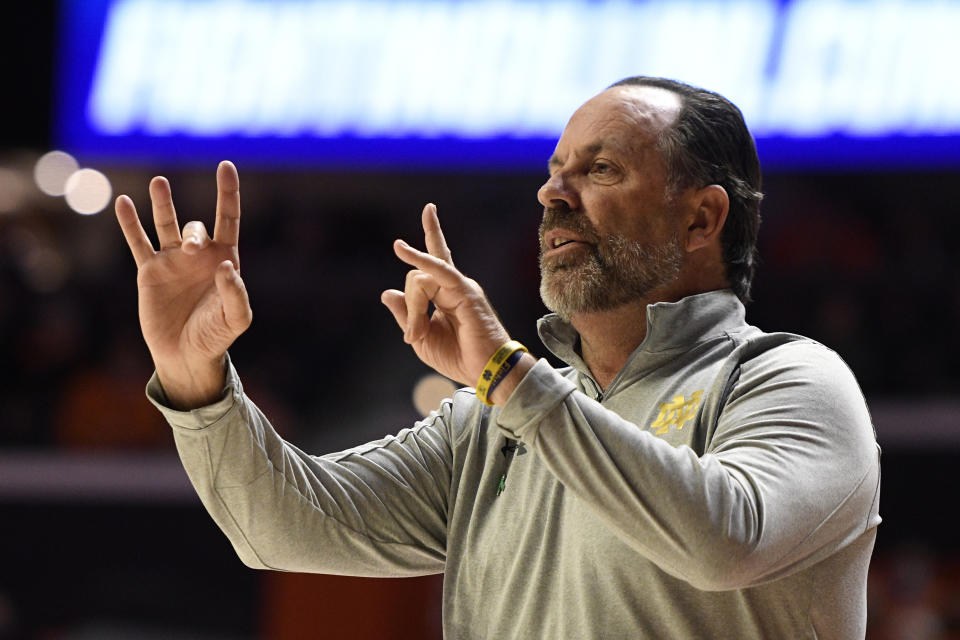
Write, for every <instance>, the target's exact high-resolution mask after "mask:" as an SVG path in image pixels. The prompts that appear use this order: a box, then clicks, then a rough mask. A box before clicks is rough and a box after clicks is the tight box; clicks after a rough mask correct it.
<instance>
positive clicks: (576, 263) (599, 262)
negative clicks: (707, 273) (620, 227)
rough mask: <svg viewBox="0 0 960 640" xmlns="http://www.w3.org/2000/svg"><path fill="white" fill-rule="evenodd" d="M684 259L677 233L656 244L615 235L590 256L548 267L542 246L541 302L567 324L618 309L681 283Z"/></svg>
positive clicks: (557, 262)
mask: <svg viewBox="0 0 960 640" xmlns="http://www.w3.org/2000/svg"><path fill="white" fill-rule="evenodd" d="M682 255H683V251H682V249H681V248H680V239H679V237H677V236H676V235H674V236H673V237H672V238H671V239H670V240H669V241H667V242H666V243H665V244H663V245H659V246H657V245H647V244H643V243H641V242H632V241H630V240H627V239H626V238H625V237H623V236H621V235H619V234H611V235H608V236H604V237H602V238H600V240H599V242H598V243H597V244H596V245H594V246H593V247H591V251H590V254H589V255H587V256H582V255H577V256H573V257H568V258H564V259H560V260H556V259H554V260H551V261H550V263H549V264H547V263H545V261H544V259H543V251H542V248H541V254H540V298H541V299H542V300H543V304H545V305H546V306H547V308H548V309H550V310H551V311H553V312H554V313H556V314H557V315H559V316H560V317H561V318H563V319H564V320H566V321H567V322H569V321H570V318H571V317H572V316H573V315H575V314H579V313H591V312H595V311H608V310H610V309H615V308H617V307H620V306H622V305H624V304H627V303H629V302H633V301H635V300H638V299H641V298H643V297H645V296H646V295H647V294H649V293H650V292H651V291H653V290H654V289H657V288H659V287H662V286H664V285H667V284H669V283H670V282H672V281H674V280H676V278H677V277H678V276H679V274H680V262H681V258H682Z"/></svg>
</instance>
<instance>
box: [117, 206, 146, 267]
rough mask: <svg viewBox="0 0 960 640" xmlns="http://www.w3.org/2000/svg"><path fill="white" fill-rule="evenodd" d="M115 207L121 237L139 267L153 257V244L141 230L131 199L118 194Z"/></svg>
mask: <svg viewBox="0 0 960 640" xmlns="http://www.w3.org/2000/svg"><path fill="white" fill-rule="evenodd" d="M115 209H116V212H117V222H119V223H120V230H121V231H123V237H124V239H126V241H127V246H128V247H130V252H131V253H132V254H133V261H134V262H136V263H137V268H139V267H140V265H142V264H143V263H144V262H146V261H147V260H149V259H150V258H152V257H153V255H154V251H153V245H152V244H150V238H148V237H147V232H146V231H144V230H143V225H142V224H140V218H139V217H138V216H137V208H136V207H135V206H133V200H131V199H130V198H128V197H127V196H120V197H119V198H117V202H116V205H115Z"/></svg>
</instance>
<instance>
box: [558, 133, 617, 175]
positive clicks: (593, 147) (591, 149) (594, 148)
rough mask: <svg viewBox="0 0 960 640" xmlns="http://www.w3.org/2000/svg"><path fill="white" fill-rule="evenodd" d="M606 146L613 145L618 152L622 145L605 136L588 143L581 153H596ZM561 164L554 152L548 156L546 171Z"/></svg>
mask: <svg viewBox="0 0 960 640" xmlns="http://www.w3.org/2000/svg"><path fill="white" fill-rule="evenodd" d="M606 147H613V148H614V149H616V150H617V151H618V152H622V151H623V145H621V144H620V142H619V141H618V140H616V139H614V138H606V139H604V140H600V141H598V142H594V143H592V144H589V145H587V146H586V147H583V154H584V155H596V154H597V153H599V152H600V151H603V149H604V148H606ZM561 164H563V162H562V161H561V160H560V157H559V156H558V155H557V154H556V153H554V154H553V155H552V156H550V159H549V160H548V161H547V171H548V172H549V171H550V170H551V169H553V168H554V167H556V166H558V165H561Z"/></svg>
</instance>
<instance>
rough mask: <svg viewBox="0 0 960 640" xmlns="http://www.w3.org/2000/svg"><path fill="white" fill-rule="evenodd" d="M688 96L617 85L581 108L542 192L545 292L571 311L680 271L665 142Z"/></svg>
mask: <svg viewBox="0 0 960 640" xmlns="http://www.w3.org/2000/svg"><path fill="white" fill-rule="evenodd" d="M679 108H680V100H679V98H678V97H677V96H676V95H675V94H673V93H672V92H670V91H667V90H665V89H659V88H656V87H615V88H613V89H608V90H607V91H604V92H603V93H601V94H600V95H598V96H596V97H595V98H593V99H592V100H590V101H589V102H587V103H586V104H584V105H583V106H582V107H580V109H578V110H577V112H576V113H574V115H573V117H572V118H570V122H569V123H568V124H567V127H566V129H565V130H564V132H563V135H562V136H561V138H560V141H559V142H558V143H557V147H556V151H555V153H554V155H553V156H552V157H551V158H550V178H549V179H548V180H547V182H546V183H545V184H544V185H543V186H542V187H541V188H540V191H539V194H538V197H539V200H540V203H541V204H543V206H544V215H543V222H542V224H541V226H540V275H541V281H540V295H541V297H542V298H543V302H544V304H546V306H547V308H549V309H550V310H552V311H554V312H556V313H558V314H559V315H560V316H561V317H563V318H565V319H567V320H569V319H570V318H572V317H573V316H575V315H577V314H582V313H590V312H595V311H606V310H609V309H614V308H616V307H619V306H622V305H624V304H626V303H629V302H632V301H635V300H638V299H643V298H646V297H647V296H648V294H649V293H650V292H651V291H653V290H655V289H657V288H660V287H663V286H665V285H667V284H669V283H670V282H672V281H673V280H675V279H676V278H677V276H678V274H679V271H680V263H681V258H682V249H681V246H680V239H679V238H680V236H679V233H680V226H679V215H678V214H677V211H676V206H675V204H674V203H673V201H672V200H671V198H670V197H669V193H668V189H667V179H666V178H667V174H666V166H665V164H664V162H663V159H662V157H661V155H660V152H659V150H658V149H657V147H656V140H657V135H658V134H659V133H660V132H661V131H663V130H664V129H665V128H666V127H669V126H670V124H671V123H672V122H673V120H674V118H675V117H676V115H677V112H678V110H679Z"/></svg>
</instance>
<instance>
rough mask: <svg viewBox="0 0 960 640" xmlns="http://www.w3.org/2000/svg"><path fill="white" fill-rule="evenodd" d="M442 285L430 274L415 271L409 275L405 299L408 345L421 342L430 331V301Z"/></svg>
mask: <svg viewBox="0 0 960 640" xmlns="http://www.w3.org/2000/svg"><path fill="white" fill-rule="evenodd" d="M439 290H440V284H439V283H437V280H436V278H434V277H433V276H431V275H430V274H428V273H424V272H422V271H419V270H413V271H410V272H408V273H407V281H406V286H405V287H404V289H403V298H404V300H405V301H406V303H407V330H406V332H405V333H404V336H403V339H404V340H405V341H407V342H408V343H413V342H416V341H417V340H421V339H422V338H423V337H424V336H426V335H427V332H428V331H429V329H430V315H429V312H430V301H431V300H432V299H433V297H434V296H435V295H437V291H439Z"/></svg>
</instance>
